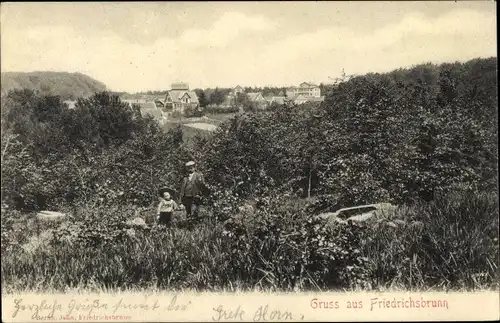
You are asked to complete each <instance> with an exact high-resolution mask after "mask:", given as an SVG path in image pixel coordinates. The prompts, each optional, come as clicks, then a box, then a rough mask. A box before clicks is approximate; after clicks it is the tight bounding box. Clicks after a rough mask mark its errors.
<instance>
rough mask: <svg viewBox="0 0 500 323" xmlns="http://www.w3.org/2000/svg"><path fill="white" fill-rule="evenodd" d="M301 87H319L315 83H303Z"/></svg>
mask: <svg viewBox="0 0 500 323" xmlns="http://www.w3.org/2000/svg"><path fill="white" fill-rule="evenodd" d="M300 87H302V88H304V87H318V86H317V85H316V84H314V83H310V82H302V83H300Z"/></svg>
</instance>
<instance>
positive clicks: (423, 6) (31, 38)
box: [0, 1, 497, 92]
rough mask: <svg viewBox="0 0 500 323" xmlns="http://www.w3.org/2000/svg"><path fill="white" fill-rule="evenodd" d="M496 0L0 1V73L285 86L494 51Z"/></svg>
mask: <svg viewBox="0 0 500 323" xmlns="http://www.w3.org/2000/svg"><path fill="white" fill-rule="evenodd" d="M495 9H496V7H495V3H494V2H492V1H459V2H452V1H450V2H437V1H433V2H396V1H395V2H389V1H387V2H382V1H380V2H375V1H373V2H359V1H356V2H333V1H332V2H327V1H325V2H321V1H318V2H312V1H311V2H260V3H258V2H108V3H105V2H93V3H89V2H75V3H64V2H52V3H36V2H31V3H16V2H12V3H5V2H3V3H2V4H1V6H0V12H1V17H0V28H1V29H0V30H1V69H2V72H6V71H16V72H30V71H65V72H80V73H84V74H87V75H89V76H90V77H93V78H95V79H97V80H99V81H101V82H103V83H104V84H106V86H107V88H108V89H110V90H114V91H127V92H139V91H148V90H166V89H169V88H170V84H171V83H172V82H178V81H183V82H187V83H189V84H190V86H191V87H192V88H207V87H216V86H218V87H233V86H236V85H238V84H239V85H242V86H289V85H298V84H299V83H301V82H303V81H310V82H315V83H320V82H324V83H326V82H329V81H331V79H334V78H336V77H339V76H340V75H341V74H342V72H345V73H346V74H347V75H356V74H364V73H368V72H386V71H391V70H393V69H396V68H400V67H411V66H413V65H416V64H420V63H426V62H433V63H441V62H454V61H467V60H469V59H472V58H477V57H496V55H497V54H496V49H497V45H496V41H497V40H496V10H495Z"/></svg>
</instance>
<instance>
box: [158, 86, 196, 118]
mask: <svg viewBox="0 0 500 323" xmlns="http://www.w3.org/2000/svg"><path fill="white" fill-rule="evenodd" d="M157 101H158V100H157ZM157 101H155V103H156V102H157ZM161 104H163V105H164V107H163V110H164V111H165V112H168V113H169V112H179V113H181V114H183V113H184V111H185V110H186V108H193V109H198V107H199V101H198V96H197V95H196V92H194V91H190V90H189V85H188V84H187V83H173V84H172V89H171V90H170V91H168V92H167V94H166V95H165V100H163V101H162V100H159V101H158V102H157V106H159V105H160V106H161Z"/></svg>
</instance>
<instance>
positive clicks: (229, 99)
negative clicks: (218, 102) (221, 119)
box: [222, 85, 245, 108]
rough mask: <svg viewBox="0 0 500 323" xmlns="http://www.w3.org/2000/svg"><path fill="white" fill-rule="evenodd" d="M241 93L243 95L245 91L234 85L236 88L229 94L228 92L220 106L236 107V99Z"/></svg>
mask: <svg viewBox="0 0 500 323" xmlns="http://www.w3.org/2000/svg"><path fill="white" fill-rule="evenodd" d="M242 93H245V90H244V89H243V88H242V87H241V86H239V85H236V87H235V88H234V89H232V90H231V92H229V94H228V95H227V96H226V98H225V99H224V102H223V103H222V106H223V107H226V108H229V107H232V106H234V105H236V98H237V97H238V95H239V94H242Z"/></svg>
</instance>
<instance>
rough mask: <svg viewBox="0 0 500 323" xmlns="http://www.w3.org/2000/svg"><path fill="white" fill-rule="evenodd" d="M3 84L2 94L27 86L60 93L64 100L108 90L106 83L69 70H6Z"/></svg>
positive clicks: (43, 91)
mask: <svg viewBox="0 0 500 323" xmlns="http://www.w3.org/2000/svg"><path fill="white" fill-rule="evenodd" d="M1 85H2V86H1V91H2V94H6V93H8V92H9V91H10V90H13V89H22V88H27V89H30V90H36V91H39V92H40V94H43V95H59V96H61V98H62V99H63V100H75V99H76V98H78V97H89V96H91V95H92V94H94V93H95V92H100V91H104V90H106V85H104V84H103V83H101V82H99V81H97V80H94V79H93V78H91V77H89V76H87V75H84V74H81V73H67V72H29V73H21V72H4V73H2V79H1Z"/></svg>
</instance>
